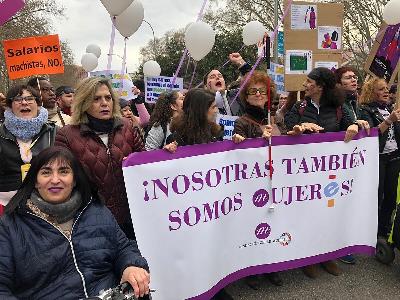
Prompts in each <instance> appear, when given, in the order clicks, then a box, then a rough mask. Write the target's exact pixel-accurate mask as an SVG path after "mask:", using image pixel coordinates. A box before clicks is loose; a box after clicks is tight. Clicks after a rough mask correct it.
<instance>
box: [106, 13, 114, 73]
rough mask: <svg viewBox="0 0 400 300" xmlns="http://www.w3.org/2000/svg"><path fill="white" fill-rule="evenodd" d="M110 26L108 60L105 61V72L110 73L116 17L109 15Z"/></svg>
mask: <svg viewBox="0 0 400 300" xmlns="http://www.w3.org/2000/svg"><path fill="white" fill-rule="evenodd" d="M111 19H112V27H111V37H110V50H109V51H108V62H107V73H110V70H111V64H112V57H113V55H114V43H115V20H116V17H115V16H114V17H111Z"/></svg>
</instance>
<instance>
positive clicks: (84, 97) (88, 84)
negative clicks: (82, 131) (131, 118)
mask: <svg viewBox="0 0 400 300" xmlns="http://www.w3.org/2000/svg"><path fill="white" fill-rule="evenodd" d="M102 85H105V86H107V87H108V89H109V90H110V94H111V97H112V100H113V112H112V117H113V118H121V109H120V106H119V101H118V99H117V97H116V95H115V93H114V91H113V88H112V85H111V82H110V81H109V80H107V79H105V78H102V77H89V78H85V79H84V80H82V81H81V82H80V83H79V84H78V87H77V88H76V90H75V99H74V103H73V107H72V125H79V124H87V123H88V122H89V121H88V118H87V116H86V112H87V110H88V109H89V108H90V106H91V105H92V102H93V101H94V97H95V94H96V91H97V89H98V88H99V87H100V86H102Z"/></svg>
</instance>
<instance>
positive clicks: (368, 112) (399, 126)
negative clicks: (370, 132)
mask: <svg viewBox="0 0 400 300" xmlns="http://www.w3.org/2000/svg"><path fill="white" fill-rule="evenodd" d="M388 111H389V112H390V113H391V112H392V109H391V108H390V107H389V108H388ZM360 119H361V120H365V121H367V122H368V123H369V126H370V127H371V128H372V127H378V126H379V124H381V123H382V122H383V121H384V120H385V119H384V118H383V116H382V114H381V113H380V112H379V110H378V106H377V105H376V104H375V103H370V104H365V105H361V107H360ZM393 129H394V138H395V140H396V143H397V146H398V148H399V149H400V122H394V123H393ZM388 137H389V130H386V131H385V132H384V133H381V132H380V131H379V153H382V152H383V150H384V149H385V145H386V142H387V139H388Z"/></svg>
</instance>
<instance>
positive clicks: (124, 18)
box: [115, 0, 144, 38]
mask: <svg viewBox="0 0 400 300" xmlns="http://www.w3.org/2000/svg"><path fill="white" fill-rule="evenodd" d="M143 19H144V7H143V4H142V2H140V1H139V0H135V1H134V2H133V3H132V4H131V5H130V6H129V7H128V8H127V9H126V10H125V11H124V12H123V13H122V14H120V15H119V16H117V17H116V19H115V28H117V30H118V31H119V33H120V34H121V35H122V36H123V37H126V38H128V37H130V36H131V35H132V34H134V33H135V32H136V31H137V30H138V29H139V27H140V25H142V22H143Z"/></svg>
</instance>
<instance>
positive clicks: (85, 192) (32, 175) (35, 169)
mask: <svg viewBox="0 0 400 300" xmlns="http://www.w3.org/2000/svg"><path fill="white" fill-rule="evenodd" d="M57 160H59V161H61V162H64V163H67V164H68V165H69V166H70V167H71V169H72V171H73V174H74V181H75V184H76V185H75V187H74V189H75V190H77V191H79V193H80V194H81V197H82V206H86V204H87V203H88V202H89V201H90V199H91V197H92V195H95V194H96V193H95V191H94V189H93V188H92V187H93V185H92V184H91V183H90V181H89V179H88V177H87V175H86V173H85V172H84V171H83V168H82V165H81V164H80V162H79V160H78V159H76V157H75V156H74V155H73V154H72V153H71V151H69V150H68V149H67V148H64V147H56V146H53V147H49V148H46V149H45V150H43V151H42V152H40V153H39V154H38V155H37V156H35V157H34V158H33V159H32V161H31V167H30V169H29V171H28V174H27V175H26V178H25V180H24V181H23V183H22V185H21V187H20V188H19V189H18V192H17V193H16V194H15V195H14V197H12V198H11V201H10V203H8V204H7V206H6V209H5V212H6V213H8V214H10V213H12V212H14V211H15V210H16V209H17V207H18V206H20V205H21V204H24V203H26V201H27V200H28V199H29V198H30V196H31V194H32V192H33V190H34V189H35V184H36V178H37V174H38V173H39V171H40V169H41V168H42V167H43V166H45V165H47V164H51V163H53V162H55V161H57ZM96 198H98V197H96Z"/></svg>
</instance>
